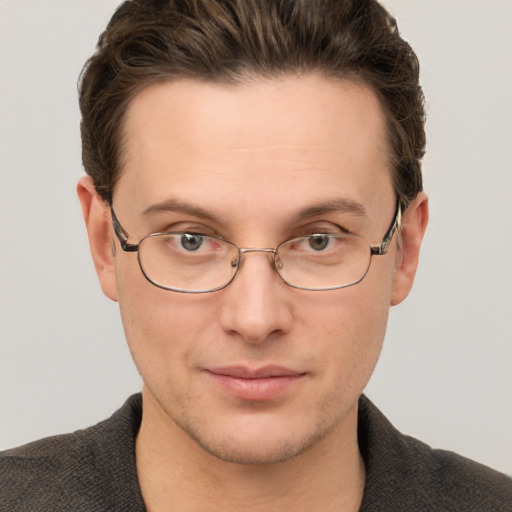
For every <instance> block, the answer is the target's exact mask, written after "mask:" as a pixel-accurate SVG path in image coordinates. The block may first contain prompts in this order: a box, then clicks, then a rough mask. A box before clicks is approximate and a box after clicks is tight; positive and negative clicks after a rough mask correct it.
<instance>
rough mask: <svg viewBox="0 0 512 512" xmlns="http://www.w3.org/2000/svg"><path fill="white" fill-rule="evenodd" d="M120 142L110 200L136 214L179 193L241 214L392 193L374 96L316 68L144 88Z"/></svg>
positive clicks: (374, 199)
mask: <svg viewBox="0 0 512 512" xmlns="http://www.w3.org/2000/svg"><path fill="white" fill-rule="evenodd" d="M123 149H124V153H123V157H122V173H121V178H120V180H119V183H118V186H117V187H116V190H115V192H114V200H115V201H116V204H117V203H119V202H124V203H125V204H127V205H130V207H131V209H134V208H135V209H137V210H138V211H143V210H145V209H147V207H149V206H151V204H154V203H158V202H161V201H165V200H167V199H169V198H176V197H178V198H183V197H186V198H187V199H190V200H191V201H192V202H194V204H197V203H199V204H197V205H198V206H201V207H202V208H204V209H213V210H215V209H219V208H222V207H223V206H224V207H226V208H230V209H232V210H233V209H234V210H237V209H238V210H239V209H240V208H243V210H244V211H246V212H247V213H248V215H249V214H250V213H251V211H252V210H254V211H257V210H261V209H262V208H265V206H269V207H272V208H273V209H274V210H277V209H278V208H279V209H280V210H284V209H286V208H288V207H289V208H294V207H296V208H298V209H300V208H302V207H303V206H304V205H306V204H307V203H314V202H315V201H325V200H328V199H330V197H329V196H333V195H334V196H336V197H338V196H342V197H346V198H348V199H349V200H354V201H358V202H360V203H362V204H364V205H365V207H366V208H368V209H371V208H372V205H373V204H377V205H378V203H379V202H382V201H380V200H381V199H382V197H381V196H382V193H383V191H385V192H386V193H389V194H391V195H392V187H391V176H390V169H389V158H388V151H387V143H386V130H385V119H384V114H383V112H382V109H381V107H380V104H379V101H378V99H377V97H376V95H375V94H374V93H373V91H372V90H371V89H369V88H368V87H366V86H363V85H360V84H355V83H353V82H349V81H336V80H330V79H326V78H322V77H320V76H316V75H307V76H299V77H297V76H294V77H283V78H279V79H266V80H264V79H260V80H252V81H250V82H247V83H242V84H237V85H222V84H212V83H205V82H198V81H193V80H178V81H173V82H167V83H162V84H157V85H152V86H149V87H147V88H146V89H145V90H143V91H142V92H141V93H139V94H138V95H137V96H136V97H135V98H134V99H133V100H132V102H131V104H130V105H129V108H128V111H127V115H126V118H125V125H124V144H123ZM376 207H377V206H376ZM276 213H278V212H277V211H276Z"/></svg>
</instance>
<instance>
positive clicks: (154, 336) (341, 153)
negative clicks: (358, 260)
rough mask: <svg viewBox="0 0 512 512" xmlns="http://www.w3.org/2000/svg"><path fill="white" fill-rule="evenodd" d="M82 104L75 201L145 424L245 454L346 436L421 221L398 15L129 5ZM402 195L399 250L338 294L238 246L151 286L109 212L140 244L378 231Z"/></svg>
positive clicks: (416, 121)
mask: <svg viewBox="0 0 512 512" xmlns="http://www.w3.org/2000/svg"><path fill="white" fill-rule="evenodd" d="M80 106H81V110H82V142H83V161H84V166H85V169H86V171H87V173H88V175H89V177H88V178H86V179H84V180H82V181H81V182H80V184H79V195H80V198H81V202H82V209H83V212H84V217H85V220H86V224H87V228H88V232H89V238H90V243H91V250H92V253H93V258H94V261H95V264H96V269H97V271H98V275H99V278H100V282H101V285H102V288H103V290H104V292H105V293H106V294H107V296H108V297H110V298H111V299H113V300H117V301H119V303H120V307H121V314H122V317H123V324H124V327H125V332H126V335H127V339H128V343H129V346H130V349H131V351H132V355H133V357H134V360H135V363H136V365H137V367H138V369H139V371H140V373H141V375H142V377H143V380H144V383H145V394H144V398H145V402H144V403H145V408H146V409H145V416H144V417H145V420H144V421H147V422H150V421H152V423H153V424H154V425H157V424H158V425H160V427H162V426H164V427H162V428H164V429H167V430H169V431H172V432H173V433H174V435H175V437H176V435H178V434H177V433H179V435H183V434H184V433H185V439H187V440H189V441H190V442H191V443H192V445H193V446H196V447H200V450H204V451H206V452H208V453H211V454H213V455H215V456H216V457H219V458H221V459H225V460H230V461H235V462H245V463H248V462H260V463H261V462H275V461H279V460H285V459H288V458H290V457H293V456H296V455H298V454H300V453H302V452H304V451H307V449H308V448H310V447H312V446H314V445H317V444H318V443H319V442H320V441H321V440H323V439H326V438H328V437H329V436H330V435H333V433H335V432H338V431H340V432H352V434H354V432H355V430H354V428H353V427H354V421H355V413H356V411H357V405H356V404H357V399H358V397H359V395H360V393H361V392H362V390H363V388H364V386H365V385H366V383H367V381H368V379H369V377H370V375H371V372H372V371H373V368H374V366H375V364H376V361H377V358H378V355H379V353H380V349H381V345H382V340H383V337H384V332H385V326H386V321H387V315H388V310H389V306H390V305H392V304H396V303H399V302H400V301H402V300H403V299H404V298H405V296H406V295H407V294H408V292H409V290H410V288H411V286H412V281H413V278H414V273H415V270H416V264H417V260H418V252H419V246H420V243H421V239H422V235H423V232H424V229H425V226H426V219H427V208H426V199H425V197H424V196H423V194H422V193H421V186H422V185H421V169H420V160H421V157H422V155H423V151H424V144H425V141H424V131H423V123H424V111H423V98H422V93H421V89H420V87H419V84H418V63H417V60H416V57H415V55H414V53H413V52H412V50H411V49H410V47H409V46H408V44H407V43H405V42H404V41H403V40H402V39H401V38H400V36H399V34H398V31H397V29H396V25H395V23H394V20H393V19H392V18H391V17H390V15H389V14H388V13H387V12H386V11H385V10H384V9H383V8H382V7H381V6H380V5H379V4H378V3H377V2H373V1H357V2H351V1H340V0H333V1H330V0H323V1H319V0H318V1H317V0H307V1H305V0H296V1H291V0H280V1H278V0H274V1H271V0H267V1H263V0H257V1H256V0H254V1H253V0H231V1H227V0H204V1H199V0H189V1H185V0H183V1H178V0H174V1H173V0H167V1H156V0H155V1H142V0H134V1H129V2H125V3H123V4H122V5H121V7H120V8H119V9H118V10H117V12H116V13H115V14H114V16H113V18H112V20H111V22H110V23H109V25H108V27H107V30H106V31H105V33H104V34H103V35H102V36H101V38H100V42H99V48H98V52H97V53H96V54H95V55H94V56H93V57H92V58H91V59H90V60H89V61H88V63H87V64H86V67H85V68H84V72H83V74H82V80H81V86H80ZM397 201H398V203H399V204H400V205H401V209H402V211H403V212H404V215H403V226H402V229H401V232H400V236H401V245H400V246H399V245H398V244H397V238H398V235H395V236H394V238H393V239H392V243H391V245H390V249H389V252H388V253H387V254H386V255H383V256H376V257H374V258H373V259H372V260H371V265H370V268H369V270H368V273H367V274H366V276H365V277H364V279H363V280H362V281H361V282H359V283H358V284H356V285H354V286H351V287H348V288H341V289H334V290H329V291H310V290H302V289H296V288H292V287H290V286H288V284H286V283H285V282H284V281H283V280H282V279H281V278H280V277H279V275H278V274H277V269H276V267H275V266H273V263H272V258H271V257H269V254H268V253H266V252H256V253H247V254H246V255H244V259H243V262H242V263H243V264H242V265H241V266H240V271H239V273H238V274H237V276H236V278H235V279H234V280H233V282H232V283H231V284H230V285H229V286H228V287H226V288H223V289H221V290H217V291H214V292H211V293H202V294H201V293H200V294H187V293H180V292H175V291H169V290H164V289H160V288H158V287H156V286H154V285H153V284H151V283H149V282H148V281H147V280H146V279H145V278H144V276H143V275H142V272H141V269H140V268H139V265H138V263H137V257H136V255H135V254H134V253H131V254H130V253H127V252H124V251H122V250H121V249H120V246H119V242H118V240H117V239H116V237H115V235H114V234H113V230H112V223H111V220H112V219H111V213H110V209H109V205H110V206H112V205H113V206H114V207H115V211H116V214H117V217H118V219H119V221H120V223H121V224H122V226H123V228H124V230H125V232H126V235H127V237H128V238H129V240H130V241H131V242H133V243H136V242H138V241H139V240H140V239H141V238H143V237H144V236H146V235H148V234H150V233H154V232H163V231H165V232H169V231H180V232H181V231H186V232H192V233H199V234H203V235H208V236H213V237H219V238H222V239H226V240H229V241H230V242H233V243H235V244H236V245H237V246H239V247H243V248H254V247H259V248H274V247H276V246H278V244H279V243H281V242H283V241H284V240H287V239H290V238H294V237H297V236H307V235H308V234H312V233H334V234H343V233H346V232H350V233H353V234H358V235H361V236H363V237H365V238H366V239H368V240H369V241H370V242H371V243H372V244H377V243H380V241H381V240H382V238H383V236H384V234H385V233H386V231H387V230H388V228H389V226H390V224H391V223H392V219H393V214H394V212H395V206H396V204H397ZM112 248H113V249H112ZM245 377H252V378H255V381H257V382H256V383H254V382H252V383H251V382H249V381H248V379H246V378H245ZM179 435H178V437H179ZM338 438H341V439H342V438H343V436H338Z"/></svg>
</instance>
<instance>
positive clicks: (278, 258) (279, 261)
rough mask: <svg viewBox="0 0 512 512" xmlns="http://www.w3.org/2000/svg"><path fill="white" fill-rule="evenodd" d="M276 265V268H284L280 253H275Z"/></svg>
mask: <svg viewBox="0 0 512 512" xmlns="http://www.w3.org/2000/svg"><path fill="white" fill-rule="evenodd" d="M273 261H274V267H276V270H277V271H279V270H282V269H283V262H282V261H281V258H280V257H279V254H277V253H276V254H274V259H273Z"/></svg>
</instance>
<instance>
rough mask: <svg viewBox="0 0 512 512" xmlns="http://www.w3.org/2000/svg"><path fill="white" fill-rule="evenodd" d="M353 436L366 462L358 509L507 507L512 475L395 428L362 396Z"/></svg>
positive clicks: (511, 499)
mask: <svg viewBox="0 0 512 512" xmlns="http://www.w3.org/2000/svg"><path fill="white" fill-rule="evenodd" d="M359 422H360V425H359V434H360V435H359V439H360V447H361V452H362V453H363V457H364V458H365V462H366V466H367V485H366V488H365V496H364V501H363V505H364V507H363V509H362V510H363V511H364V512H369V511H373V510H376V511H377V510H378V511H379V512H382V511H384V510H393V512H398V511H401V510H404V511H405V510H421V511H432V512H434V511H435V512H437V511H460V510H464V511H475V512H476V511H487V510H492V511H493V512H501V511H503V512H505V511H506V512H510V511H511V510H512V479H510V478H509V477H507V476H506V475H503V474H501V473H499V472H497V471H495V470H493V469H491V468H489V467H487V466H484V465H482V464H478V463H477V462H474V461H472V460H470V459H467V458H465V457H462V456H460V455H457V454H455V453H453V452H449V451H445V450H436V449H433V448H431V447H430V446H428V445H426V444H425V443H423V442H421V441H418V440H417V439H414V438H412V437H409V436H405V435H403V434H401V433H400V432H398V431H397V430H396V429H395V428H394V427H393V426H392V425H391V423H389V421H388V420H387V419H386V418H385V417H384V416H383V415H382V413H381V412H380V411H379V410H378V409H377V408H376V407H375V406H374V405H373V404H372V403H371V402H370V401H369V400H368V399H366V398H365V397H362V399H361V402H360V413H359Z"/></svg>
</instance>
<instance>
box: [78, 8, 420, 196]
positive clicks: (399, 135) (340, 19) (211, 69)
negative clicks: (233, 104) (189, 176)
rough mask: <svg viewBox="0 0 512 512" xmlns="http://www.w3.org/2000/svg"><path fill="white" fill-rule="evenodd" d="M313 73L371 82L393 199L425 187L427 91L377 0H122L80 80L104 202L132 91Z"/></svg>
mask: <svg viewBox="0 0 512 512" xmlns="http://www.w3.org/2000/svg"><path fill="white" fill-rule="evenodd" d="M307 72H319V73H321V74H322V75H324V76H326V77H334V78H342V79H343V78H346V79H349V80H353V81H356V82H362V83H365V84H367V85H369V86H370V87H371V88H372V89H373V90H374V91H375V92H376V94H377V95H378V97H379V99H380V102H381V105H382V107H383V109H384V112H385V115H386V118H387V133H388V139H389V145H390V149H391V158H392V164H393V167H394V186H395V191H396V194H397V198H398V199H400V201H401V202H402V203H403V205H404V206H406V205H407V204H408V203H409V202H410V201H411V200H412V199H414V198H415V197H416V195H417V194H418V192H420V191H421V190H422V176H421V158H422V157H423V155H424V151H425V130H424V124H425V111H424V98H423V93H422V90H421V87H420V85H419V64H418V59H417V58H416V55H415V54H414V52H413V50H412V49H411V47H410V46H409V44H408V43H407V42H405V41H404V40H403V39H402V38H401V37H400V34H399V32H398V29H397V26H396V22H395V20H394V18H393V17H392V16H391V15H390V14H389V13H388V12H387V11H386V10H385V9H384V8H383V7H382V6H381V5H380V4H379V3H378V2H377V1H375V0H128V1H125V2H124V3H123V4H121V5H120V7H119V8H118V9H117V11H116V12H115V13H114V15H113V17H112V19H111V20H110V22H109V24H108V26H107V28H106V30H105V31H104V32H103V34H102V35H101V36H100V39H99V42H98V49H97V52H96V53H95V54H94V55H93V56H92V57H91V58H90V59H89V60H88V61H87V63H86V64H85V66H84V69H83V71H82V74H81V80H80V85H79V91H80V109H81V112H82V122H81V133H82V158H83V164H84V167H85V170H86V172H87V173H88V174H89V175H90V176H91V177H92V179H93V181H94V185H95V187H96V190H97V191H98V193H99V194H100V195H101V196H102V198H103V199H104V200H105V201H107V202H110V201H111V200H112V194H113V190H114V187H115V184H116V182H117V180H118V178H119V175H120V166H121V164H120V160H121V158H120V157H121V154H122V151H121V150H122V136H123V120H124V114H125V112H126V109H127V106H128V104H129V103H130V101H131V100H132V99H133V97H134V96H135V95H136V94H137V93H138V92H140V91H141V90H142V89H143V88H144V87H146V86H148V85H149V84H151V83H155V82H161V81H165V80H171V79H175V78H193V79H198V80H204V81H211V82H222V83H227V84H229V83H239V82H243V81H244V79H245V80H246V79H247V77H248V76H251V75H256V76H262V77H277V76H280V75H283V74H287V73H294V74H300V73H307Z"/></svg>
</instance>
